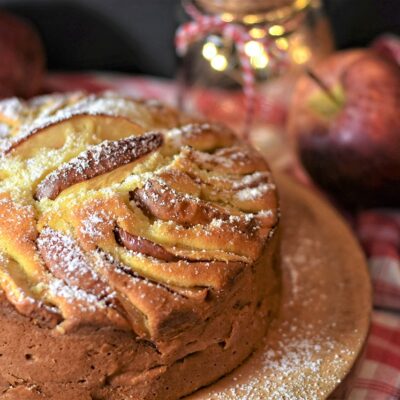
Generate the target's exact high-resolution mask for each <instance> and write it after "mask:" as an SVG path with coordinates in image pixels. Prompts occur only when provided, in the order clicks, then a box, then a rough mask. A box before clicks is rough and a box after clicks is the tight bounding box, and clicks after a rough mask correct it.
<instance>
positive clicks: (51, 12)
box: [0, 0, 400, 77]
mask: <svg viewBox="0 0 400 400" xmlns="http://www.w3.org/2000/svg"><path fill="white" fill-rule="evenodd" d="M324 6H325V10H326V13H327V15H328V17H329V19H330V21H331V24H332V28H333V32H334V36H335V41H336V45H337V47H338V48H346V47H353V46H365V45H368V43H370V41H371V40H373V39H374V38H375V37H376V36H377V35H378V34H380V33H396V34H398V35H400V0H325V1H324ZM0 8H3V9H6V10H9V11H12V12H14V13H15V14H18V15H21V16H23V17H25V18H27V19H29V20H30V21H31V22H32V23H33V24H34V25H35V26H36V28H37V29H38V30H39V32H40V34H41V36H42V38H43V40H44V44H45V48H46V52H47V58H48V60H47V63H48V67H49V68H50V69H52V70H77V69H79V70H82V69H84V70H91V69H98V70H116V71H124V72H133V73H146V74H151V75H159V76H167V77H172V76H173V75H174V73H175V68H176V57H175V52H174V48H173V37H174V32H175V29H176V27H177V24H178V22H177V21H178V20H179V19H182V10H181V9H180V0H70V1H66V0H63V1H58V0H0ZM0 62H1V60H0Z"/></svg>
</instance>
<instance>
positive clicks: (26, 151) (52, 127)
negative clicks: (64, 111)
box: [3, 114, 143, 158]
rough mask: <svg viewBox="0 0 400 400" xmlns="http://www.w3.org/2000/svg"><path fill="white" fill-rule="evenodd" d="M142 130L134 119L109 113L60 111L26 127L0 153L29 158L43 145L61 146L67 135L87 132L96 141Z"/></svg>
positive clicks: (46, 146)
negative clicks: (60, 114)
mask: <svg viewBox="0 0 400 400" xmlns="http://www.w3.org/2000/svg"><path fill="white" fill-rule="evenodd" d="M142 132H143V128H142V127H141V126H140V125H138V124H136V123H134V122H133V121H131V120H129V119H127V118H124V117H120V116H111V115H86V114H79V115H72V116H71V115H63V116H61V117H56V116H50V117H47V118H43V119H39V120H38V121H37V122H36V123H34V124H33V126H30V127H29V129H28V130H22V132H21V133H20V134H19V135H17V136H15V138H14V139H12V140H11V141H10V143H9V145H8V147H7V148H6V149H4V150H3V154H9V153H10V152H12V153H13V154H14V155H19V156H20V157H22V158H29V157H31V156H33V155H34V154H36V152H37V151H38V150H40V149H42V148H55V149H58V148H61V147H62V146H63V145H64V143H65V142H66V140H67V137H68V135H75V136H76V137H81V136H83V135H85V134H89V133H90V136H91V138H94V142H92V143H98V142H101V141H102V140H118V139H121V138H124V137H128V136H131V135H134V134H135V135H137V134H140V133H142Z"/></svg>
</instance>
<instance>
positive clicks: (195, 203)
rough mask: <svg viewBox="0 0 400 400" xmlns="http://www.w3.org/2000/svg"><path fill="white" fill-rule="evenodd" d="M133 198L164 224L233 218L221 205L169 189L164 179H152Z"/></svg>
mask: <svg viewBox="0 0 400 400" xmlns="http://www.w3.org/2000/svg"><path fill="white" fill-rule="evenodd" d="M130 199H131V200H133V201H134V202H135V203H136V205H137V206H138V207H139V208H141V209H142V210H143V211H144V212H145V214H149V215H152V216H154V217H156V218H159V219H161V220H163V221H174V222H176V223H178V224H180V225H184V226H190V225H196V224H203V225H204V224H208V223H209V222H211V221H212V220H213V219H214V218H223V219H227V218H228V217H229V215H228V214H227V213H226V212H225V211H224V210H223V209H222V208H220V207H218V206H217V205H212V204H211V203H208V202H206V201H203V200H199V199H198V198H196V197H192V196H189V195H187V194H182V193H179V192H177V191H176V190H174V189H172V188H171V187H169V186H168V185H167V184H166V183H165V182H164V181H163V180H162V179H149V180H148V181H146V183H145V184H144V186H143V188H140V189H135V190H134V191H132V192H130Z"/></svg>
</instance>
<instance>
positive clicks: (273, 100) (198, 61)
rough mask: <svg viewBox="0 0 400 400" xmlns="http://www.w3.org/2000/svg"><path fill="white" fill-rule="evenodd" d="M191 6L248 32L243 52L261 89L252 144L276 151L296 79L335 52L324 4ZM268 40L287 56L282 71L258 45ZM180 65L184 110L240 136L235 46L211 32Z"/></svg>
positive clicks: (236, 0)
mask: <svg viewBox="0 0 400 400" xmlns="http://www.w3.org/2000/svg"><path fill="white" fill-rule="evenodd" d="M191 3H192V4H193V5H194V6H195V7H197V8H198V9H199V10H200V11H201V12H202V13H203V14H204V15H218V16H219V17H220V18H221V19H222V20H223V21H225V22H232V23H236V24H240V25H242V26H243V27H244V28H245V29H246V30H247V32H248V33H249V35H250V37H251V40H249V41H248V42H247V43H246V44H245V52H246V54H247V55H248V57H249V60H250V63H251V66H252V70H253V73H254V76H255V78H256V90H257V95H256V102H255V111H254V115H253V123H252V129H251V132H250V134H251V139H252V141H253V143H254V144H255V145H256V146H257V147H262V148H264V147H267V148H268V151H269V152H270V153H271V151H272V152H274V149H276V146H277V145H279V144H280V142H281V140H282V138H281V136H282V135H281V134H280V133H282V131H283V130H284V125H285V121H286V120H285V118H286V113H287V109H288V105H289V101H290V95H291V89H292V88H293V84H294V82H295V79H296V77H297V76H298V75H299V73H301V72H303V71H304V70H305V68H307V67H312V64H313V63H314V62H315V61H317V60H318V59H320V58H323V57H325V56H326V55H327V54H329V53H330V52H331V51H333V41H332V36H331V33H330V28H329V23H328V22H327V19H326V17H325V15H324V13H323V10H322V8H321V4H320V1H319V0H252V1H245V0H191ZM264 38H268V39H270V41H271V42H272V43H273V44H274V46H276V49H277V50H278V51H280V52H285V53H286V63H285V64H284V65H283V66H282V65H280V64H278V63H275V62H274V60H272V59H270V55H269V54H268V52H265V50H264V47H263V46H262V45H261V44H260V41H261V40H263V39H264ZM181 61H182V62H181V67H180V74H179V78H180V79H179V81H180V83H181V85H180V90H179V99H178V100H179V104H180V105H181V107H182V108H183V110H184V111H187V112H191V113H197V114H199V115H201V116H203V117H206V118H208V119H215V120H222V121H224V122H225V123H227V124H229V125H231V126H232V127H233V128H235V130H236V131H238V130H239V131H240V128H241V126H243V123H244V120H245V112H246V107H245V99H244V97H243V94H242V90H241V88H242V71H241V67H240V62H239V59H238V53H237V50H236V47H235V44H234V43H232V41H231V40H229V39H227V38H224V37H222V36H221V35H220V34H218V33H216V32H210V33H209V34H206V35H204V36H203V37H202V39H200V40H199V41H197V42H196V43H194V44H192V45H191V46H190V47H189V49H188V51H187V53H186V55H185V56H184V57H183V59H182V60H181ZM278 133H279V134H278ZM271 141H272V142H273V144H274V146H272V147H271ZM269 157H272V158H273V157H274V155H273V154H272V155H271V154H269Z"/></svg>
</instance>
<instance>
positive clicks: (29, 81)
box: [0, 12, 45, 98]
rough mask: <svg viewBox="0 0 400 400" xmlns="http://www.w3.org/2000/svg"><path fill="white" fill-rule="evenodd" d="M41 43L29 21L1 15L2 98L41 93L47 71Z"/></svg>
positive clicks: (0, 72) (0, 82)
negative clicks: (45, 71)
mask: <svg viewBox="0 0 400 400" xmlns="http://www.w3.org/2000/svg"><path fill="white" fill-rule="evenodd" d="M44 60H45V57H44V50H43V46H42V43H41V41H40V38H39V35H38V34H37V32H36V30H35V29H34V28H33V27H32V26H31V25H29V24H28V23H27V22H26V21H24V20H22V19H20V18H17V17H15V16H13V15H11V14H8V13H6V12H0V98H4V97H11V96H20V97H30V96H33V95H35V94H37V93H38V92H39V90H40V89H41V86H42V79H43V74H44V68H45V61H44Z"/></svg>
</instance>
